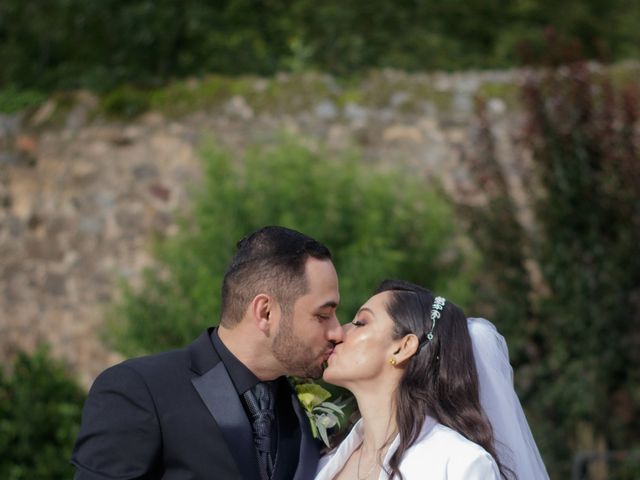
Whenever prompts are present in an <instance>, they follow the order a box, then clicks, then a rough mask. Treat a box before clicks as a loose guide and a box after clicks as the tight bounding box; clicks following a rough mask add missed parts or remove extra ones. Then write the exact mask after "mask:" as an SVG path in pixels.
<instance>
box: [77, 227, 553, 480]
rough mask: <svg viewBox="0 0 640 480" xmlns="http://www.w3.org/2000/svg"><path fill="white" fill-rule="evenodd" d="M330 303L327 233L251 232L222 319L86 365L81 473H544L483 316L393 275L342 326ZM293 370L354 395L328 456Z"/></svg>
mask: <svg viewBox="0 0 640 480" xmlns="http://www.w3.org/2000/svg"><path fill="white" fill-rule="evenodd" d="M339 303H340V294H339V291H338V276H337V274H336V270H335V268H334V265H333V263H332V260H331V253H330V252H329V249H328V248H327V247H326V246H324V245H323V244H321V243H320V242H318V241H316V240H314V239H313V238H310V237H308V236H307V235H304V234H302V233H300V232H297V231H294V230H290V229H287V228H284V227H264V228H262V229H260V230H258V231H256V232H254V233H252V234H250V235H248V236H246V237H245V238H243V239H242V240H240V241H239V242H238V248H237V252H236V254H235V256H234V257H233V259H232V261H231V263H230V265H229V267H228V269H227V271H226V273H225V276H224V280H223V284H222V302H221V316H220V322H219V326H218V327H216V328H209V329H207V330H206V331H205V332H204V333H202V335H200V337H199V338H198V339H197V340H195V342H193V343H192V344H190V345H188V346H186V347H185V348H182V349H179V350H173V351H169V352H164V353H160V354H157V355H152V356H147V357H142V358H136V359H131V360H127V361H125V362H123V363H121V364H119V365H116V366H114V367H111V368H109V369H107V370H105V371H104V372H103V373H102V374H100V376H98V378H97V379H96V380H95V382H94V384H93V386H92V387H91V390H90V392H89V395H88V397H87V400H86V402H85V405H84V410H83V415H82V424H81V426H80V431H79V434H78V437H77V440H76V444H75V447H74V450H73V455H72V459H71V461H72V463H73V465H74V466H75V467H76V474H75V478H76V479H78V480H125V479H163V480H187V479H190V480H213V479H215V480H217V479H220V480H233V479H238V480H240V479H245V480H254V479H255V480H291V479H294V480H306V479H314V478H315V479H322V480H324V479H327V480H328V479H349V480H351V479H359V480H364V479H404V480H414V479H433V480H439V479H443V480H444V479H449V480H480V479H483V480H484V479H486V480H489V479H501V478H502V479H509V478H514V479H515V478H517V479H518V480H540V479H548V478H549V477H548V475H547V473H546V470H545V467H544V464H543V463H542V460H541V458H540V454H539V453H538V449H537V447H536V444H535V442H534V440H533V437H532V435H531V432H530V430H529V426H528V423H527V420H526V418H525V416H524V413H523V411H522V408H521V406H520V402H519V400H518V397H517V396H516V394H515V391H514V389H513V380H512V369H511V366H510V364H509V358H508V351H507V346H506V343H505V341H504V338H503V337H502V336H501V335H500V334H499V333H498V332H497V330H496V329H495V327H494V326H493V325H492V324H491V323H490V322H488V321H486V320H484V319H478V318H471V319H467V318H466V317H465V315H464V312H463V311H462V310H461V309H460V308H459V307H458V306H456V305H455V304H454V303H453V302H452V301H450V300H449V299H446V298H443V297H441V296H437V295H434V294H433V293H431V292H430V291H429V290H427V289H425V288H423V287H420V286H418V285H414V284H411V283H408V282H404V281H398V280H386V281H383V282H382V283H381V285H380V287H379V288H378V290H377V291H376V292H375V294H374V295H373V296H372V297H371V298H369V299H368V300H367V301H366V302H365V303H364V304H363V305H362V307H361V308H360V309H359V310H358V312H357V313H356V316H355V318H354V319H353V321H352V322H351V323H348V324H346V325H345V326H342V325H340V323H339V322H338V319H337V317H336V309H337V308H338V305H339ZM325 365H326V368H324V366H325ZM288 375H291V376H298V377H307V378H320V377H322V378H323V379H324V380H325V381H326V382H328V383H331V384H335V385H339V386H342V387H345V388H347V389H349V390H350V391H351V392H352V393H353V395H354V397H355V399H356V401H357V405H358V410H359V412H360V414H361V418H360V420H359V421H358V422H357V423H356V424H355V425H354V426H353V428H352V429H351V431H350V432H349V434H348V436H347V437H346V438H345V439H344V440H343V441H342V442H341V443H340V444H339V445H337V446H336V447H335V448H334V449H333V450H331V451H329V452H327V453H325V454H324V455H322V456H321V454H320V448H319V443H318V442H317V441H316V440H315V439H314V438H313V436H312V434H311V430H310V427H309V421H308V418H307V416H306V414H305V412H304V410H303V409H302V407H301V405H300V403H299V402H298V399H297V396H296V393H295V391H294V389H293V388H292V386H291V384H290V383H289V381H288V379H287V376H288Z"/></svg>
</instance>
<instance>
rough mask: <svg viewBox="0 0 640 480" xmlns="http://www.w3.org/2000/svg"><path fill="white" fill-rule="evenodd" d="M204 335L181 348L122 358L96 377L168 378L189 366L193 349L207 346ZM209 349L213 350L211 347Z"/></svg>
mask: <svg viewBox="0 0 640 480" xmlns="http://www.w3.org/2000/svg"><path fill="white" fill-rule="evenodd" d="M205 335H206V332H205V333H203V334H202V335H201V336H200V337H198V339H196V340H195V341H194V342H192V343H190V344H188V345H186V346H184V347H181V348H176V349H172V350H166V351H163V352H158V353H154V354H150V355H143V356H139V357H134V358H129V359H127V360H124V361H122V362H120V363H118V364H116V365H113V366H111V367H109V368H107V369H106V370H105V371H103V372H102V373H101V374H100V375H99V377H98V378H99V379H100V378H109V377H118V378H123V379H126V378H134V377H139V378H142V379H149V378H154V377H165V378H168V377H170V376H171V372H177V371H181V372H183V371H185V369H189V368H190V367H191V356H192V352H193V351H194V349H195V350H196V351H197V349H198V348H200V349H203V348H208V345H207V343H206V337H205ZM209 345H210V344H209ZM211 350H212V351H213V349H211Z"/></svg>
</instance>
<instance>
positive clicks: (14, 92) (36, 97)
mask: <svg viewBox="0 0 640 480" xmlns="http://www.w3.org/2000/svg"><path fill="white" fill-rule="evenodd" d="M45 98H46V96H45V95H44V94H43V93H42V92H38V91H36V90H18V89H16V88H5V89H2V90H0V113H14V112H18V111H20V110H24V109H25V108H29V107H35V106H38V105H40V104H41V103H42V102H43V101H44V99H45Z"/></svg>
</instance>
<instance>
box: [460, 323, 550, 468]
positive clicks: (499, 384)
mask: <svg viewBox="0 0 640 480" xmlns="http://www.w3.org/2000/svg"><path fill="white" fill-rule="evenodd" d="M467 327H468V329H469V335H470V336H471V343H472V344H473V355H474V357H475V362H476V368H477V370H478V381H479V385H480V403H481V404H482V408H483V409H484V411H485V413H486V415H487V417H489V421H490V422H491V426H492V427H493V433H494V438H495V448H496V453H497V454H498V457H499V458H500V462H501V463H502V464H503V465H504V466H506V467H507V468H510V469H511V470H512V471H513V472H514V473H515V474H516V476H517V479H518V480H548V479H549V474H547V470H546V469H545V466H544V463H543V462H542V458H541V457H540V452H539V451H538V447H537V446H536V442H535V440H534V439H533V435H532V434H531V430H530V429H529V424H528V423H527V419H526V417H525V415H524V411H523V410H522V406H521V405H520V400H519V399H518V396H517V395H516V392H515V389H514V387H513V369H512V368H511V364H510V363H509V350H508V348H507V342H506V341H505V339H504V337H503V336H502V335H500V333H499V332H498V330H497V329H496V327H495V326H494V325H493V324H492V323H491V322H489V321H488V320H485V319H484V318H468V319H467Z"/></svg>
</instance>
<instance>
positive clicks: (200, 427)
mask: <svg viewBox="0 0 640 480" xmlns="http://www.w3.org/2000/svg"><path fill="white" fill-rule="evenodd" d="M210 333H211V330H208V331H206V332H204V333H203V334H202V335H201V336H200V337H199V338H198V339H197V340H196V341H195V342H194V343H192V344H191V345H189V346H188V347H186V348H183V349H180V350H174V351H170V352H165V353H160V354H158V355H153V356H149V357H142V358H137V359H132V360H127V361H125V362H123V363H121V364H119V365H116V366H114V367H111V368H109V369H107V370H105V371H104V372H103V373H102V374H101V375H100V376H99V377H98V378H97V379H96V381H95V382H94V384H93V386H92V387H91V390H90V392H89V396H88V397H87V400H86V402H85V405H84V410H83V414H82V425H81V427H80V432H79V434H78V438H77V441H76V445H75V448H74V451H73V456H72V459H71V462H72V463H73V464H74V465H75V466H76V476H75V478H76V480H107V479H109V480H121V479H122V480H124V479H163V480H186V479H191V480H210V479H223V480H233V479H238V480H240V479H246V480H253V479H256V480H257V479H259V478H260V475H259V470H258V460H257V456H256V450H255V447H254V442H253V434H252V430H251V424H250V423H249V420H248V418H247V415H246V413H245V410H244V408H243V406H242V403H241V401H240V397H239V396H238V394H237V392H236V390H235V388H234V386H233V384H232V382H231V378H230V377H229V375H228V373H227V370H226V369H225V367H224V364H223V363H222V362H221V361H220V358H219V356H218V354H217V353H216V351H215V350H214V348H213V346H212V344H211V339H210ZM280 382H281V384H280V391H285V392H287V393H288V395H284V396H279V397H278V401H279V402H282V401H285V402H290V405H291V408H292V409H293V410H294V412H295V418H296V419H297V423H298V426H299V428H300V431H301V435H300V449H299V458H298V459H297V468H296V472H295V476H294V477H293V478H294V479H295V480H305V479H308V478H313V476H314V474H315V470H316V466H317V463H318V447H317V444H316V442H315V441H314V440H313V438H312V436H311V432H310V429H309V425H308V420H307V417H306V415H305V413H304V412H303V411H302V408H301V407H300V404H299V403H298V400H297V398H296V395H295V392H294V390H293V389H292V388H291V386H290V385H289V384H288V382H286V380H285V379H281V380H280ZM283 382H285V383H286V386H285V385H284V384H283ZM280 406H282V405H280ZM276 473H277V472H276Z"/></svg>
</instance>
